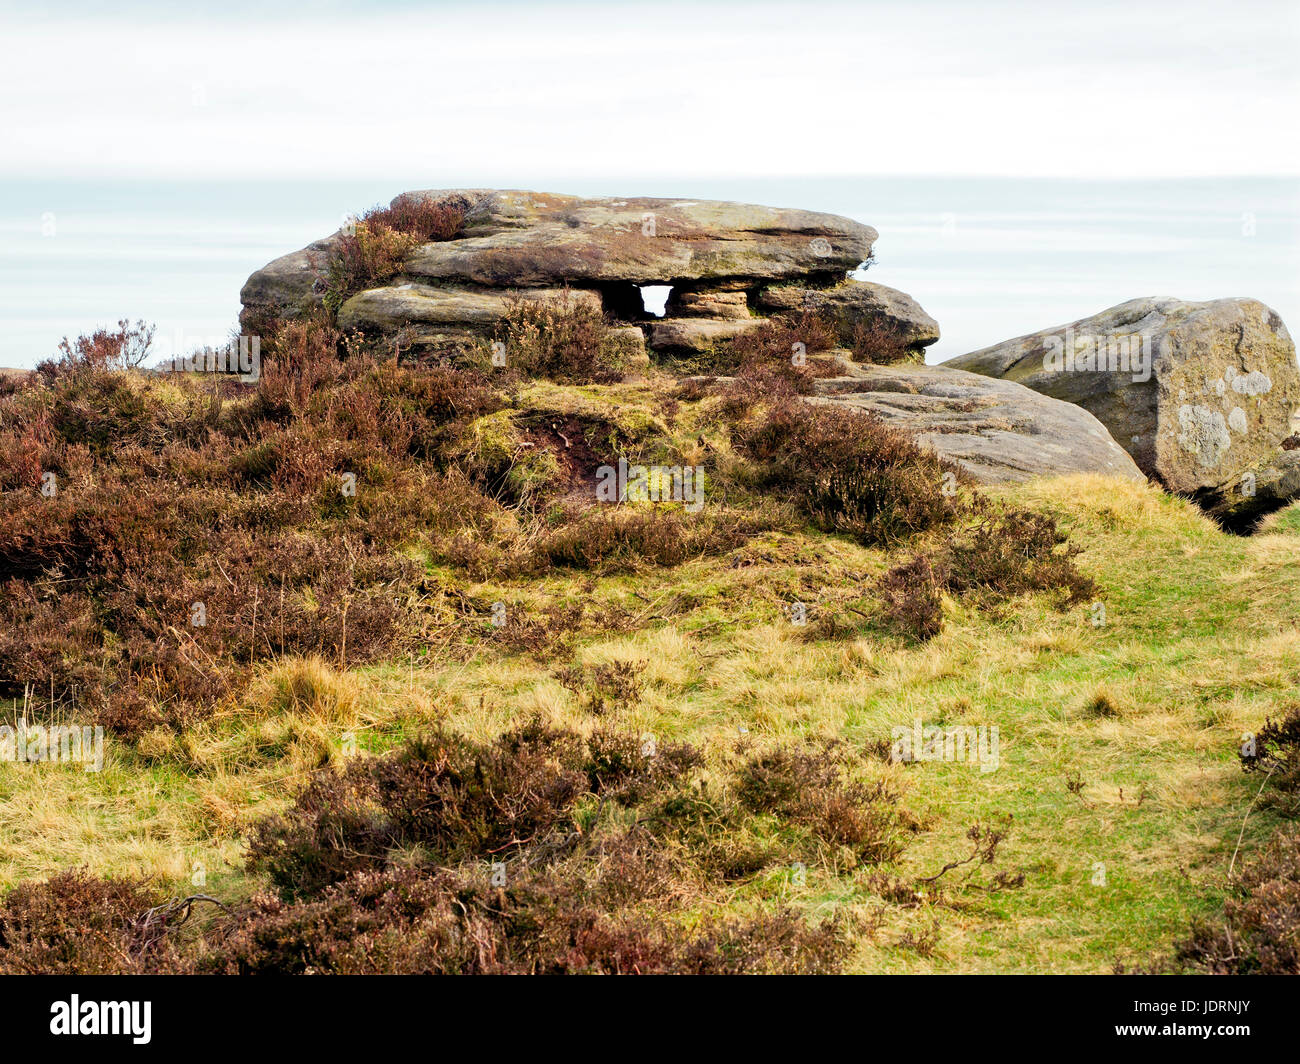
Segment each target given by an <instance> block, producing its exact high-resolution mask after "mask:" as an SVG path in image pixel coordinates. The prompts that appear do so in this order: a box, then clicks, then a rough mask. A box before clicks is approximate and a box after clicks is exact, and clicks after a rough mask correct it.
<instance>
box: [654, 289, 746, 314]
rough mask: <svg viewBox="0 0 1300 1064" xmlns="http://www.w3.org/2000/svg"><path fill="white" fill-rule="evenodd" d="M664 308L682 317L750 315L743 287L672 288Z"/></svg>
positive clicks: (669, 312)
mask: <svg viewBox="0 0 1300 1064" xmlns="http://www.w3.org/2000/svg"><path fill="white" fill-rule="evenodd" d="M665 309H666V312H667V313H668V314H670V315H673V316H680V317H683V318H732V319H735V320H742V319H745V318H749V317H751V316H752V315H751V314H750V311H749V299H748V297H747V295H746V294H745V291H744V289H741V290H739V291H734V292H733V291H725V290H722V289H716V288H709V289H704V290H702V291H694V292H692V291H689V290H687V291H683V290H681V289H677V288H674V289H673V292H672V295H670V296H669V297H668V305H667V307H666V308H665Z"/></svg>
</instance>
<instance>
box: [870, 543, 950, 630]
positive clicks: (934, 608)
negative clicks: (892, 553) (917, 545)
mask: <svg viewBox="0 0 1300 1064" xmlns="http://www.w3.org/2000/svg"><path fill="white" fill-rule="evenodd" d="M942 586H943V581H942V574H936V573H935V571H934V566H933V564H932V563H931V561H930V559H929V558H928V557H926V556H925V555H924V554H918V555H916V556H914V557H913V558H912V559H911V560H910V561H906V562H903V563H902V564H900V565H896V566H894V567H893V568H892V569H890V570H889V571H888V572H886V573H884V574H883V575H882V576H881V577H880V579H879V580H878V581H877V582H876V591H877V593H878V594H879V595H880V599H881V603H882V610H881V613H882V617H883V620H884V623H885V625H886V627H888V628H890V629H892V630H893V631H895V632H900V633H902V634H905V635H910V636H911V637H912V638H914V639H918V640H921V641H922V642H924V641H925V640H928V639H933V638H934V637H935V636H936V635H938V634H939V633H940V632H941V631H942V630H943V598H942V596H941V595H940V588H941V587H942Z"/></svg>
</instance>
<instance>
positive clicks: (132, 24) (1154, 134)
mask: <svg viewBox="0 0 1300 1064" xmlns="http://www.w3.org/2000/svg"><path fill="white" fill-rule="evenodd" d="M192 6H197V5H192ZM49 12H57V14H52V13H49ZM0 39H3V41H4V63H3V64H0V130H3V135H2V136H0V178H6V177H23V178H56V177H79V178H87V177H90V178H95V177H138V178H153V179H160V178H191V177H192V178H208V179H211V178H217V179H240V178H245V179H247V178H253V179H267V178H281V177H282V178H294V179H301V178H304V177H312V176H316V177H320V178H328V179H340V178H349V179H350V178H364V179H369V178H383V179H388V178H392V179H395V180H396V179H399V178H401V179H411V180H413V181H414V182H415V183H416V184H418V185H422V186H424V187H432V186H436V185H439V184H443V183H447V184H453V185H460V186H464V185H468V184H478V183H482V184H488V185H491V186H494V187H505V186H521V187H544V186H545V185H546V182H547V180H548V179H554V178H563V177H566V176H575V175H599V176H615V177H622V176H626V177H630V178H636V179H638V183H639V184H645V182H646V180H647V179H653V178H655V177H658V176H667V175H672V176H686V177H689V176H737V177H739V176H756V175H770V176H778V175H780V176H787V175H788V176H795V175H799V176H806V175H834V174H864V175H866V174H935V175H965V174H971V175H975V174H986V175H1017V176H1025V177H1030V176H1071V177H1105V178H1112V177H1113V178H1139V177H1157V176H1164V177H1187V176H1210V175H1297V174H1300V138H1298V137H1297V136H1296V132H1295V130H1296V124H1297V117H1298V116H1300V91H1298V87H1300V75H1298V73H1297V70H1298V67H1300V64H1298V63H1297V57H1298V56H1300V3H1297V2H1296V0H1255V2H1241V0H1234V2H1232V3H1223V2H1216V3H1200V2H1174V3H1149V2H1140V0H1128V2H1122V3H1106V2H1102V3H1095V2H1088V3H1077V4H1061V3H1052V2H1050V0H1038V2H1031V3H1006V2H1002V3H987V4H979V3H971V2H966V0H956V2H951V0H928V2H916V0H911V2H908V0H896V2H894V3H878V2H857V3H843V4H841V3H824V2H823V3H816V2H813V3H708V2H694V3H684V4H677V3H672V2H668V3H662V2H661V3H654V4H643V5H635V6H632V5H618V4H614V3H609V2H606V3H568V4H553V3H533V4H510V3H490V2H481V0H480V2H465V3H458V4H441V3H425V4H417V3H394V2H376V3H367V4H356V5H353V4H349V3H328V2H325V3H320V2H318V3H309V4H302V5H291V4H275V3H273V2H269V0H268V2H263V3H250V2H247V0H234V2H230V3H224V4H219V5H218V4H213V5H209V13H208V14H205V15H200V16H193V15H187V14H177V13H176V12H175V10H174V6H173V4H172V3H166V4H162V3H160V4H150V3H136V4H132V3H130V2H128V3H126V4H112V5H104V4H93V3H84V2H83V3H79V2H77V0H71V2H65V3H62V4H59V5H57V7H55V6H53V5H32V4H30V3H23V4H13V3H10V2H9V0H4V2H3V4H0ZM417 178H418V180H416V179H417Z"/></svg>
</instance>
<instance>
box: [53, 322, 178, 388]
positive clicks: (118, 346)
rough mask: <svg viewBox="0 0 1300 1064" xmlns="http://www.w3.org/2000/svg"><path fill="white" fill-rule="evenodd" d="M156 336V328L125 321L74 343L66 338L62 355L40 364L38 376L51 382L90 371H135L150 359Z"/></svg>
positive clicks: (61, 348) (63, 342) (79, 337)
mask: <svg viewBox="0 0 1300 1064" xmlns="http://www.w3.org/2000/svg"><path fill="white" fill-rule="evenodd" d="M153 334H154V326H152V325H149V324H147V323H146V322H143V321H137V322H135V323H134V324H132V323H131V322H130V321H129V320H127V319H126V318H123V319H122V320H121V321H119V322H118V323H117V328H116V329H96V330H95V331H94V332H93V333H91V334H90V335H89V336H86V335H82V336H78V337H77V339H75V340H72V341H69V340H68V338H67V337H66V336H65V337H64V338H63V339H62V340H60V341H59V353H58V355H56V356H55V357H54V358H50V359H46V360H44V361H43V362H40V363H38V364H37V366H36V372H37V375H38V376H40V377H41V378H42V379H44V380H45V381H47V382H49V381H53V380H55V379H56V378H58V377H61V376H64V375H67V374H75V373H82V372H85V371H88V370H92V371H93V370H123V369H135V368H136V367H138V366H140V365H142V364H143V363H144V360H145V359H146V358H148V357H149V349H150V347H151V346H152V345H153Z"/></svg>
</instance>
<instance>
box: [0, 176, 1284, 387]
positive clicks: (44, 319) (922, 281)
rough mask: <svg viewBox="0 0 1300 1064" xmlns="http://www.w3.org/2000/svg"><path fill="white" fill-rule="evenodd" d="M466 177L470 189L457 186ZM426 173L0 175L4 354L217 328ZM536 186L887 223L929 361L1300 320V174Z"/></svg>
mask: <svg viewBox="0 0 1300 1064" xmlns="http://www.w3.org/2000/svg"><path fill="white" fill-rule="evenodd" d="M461 184H462V185H464V186H468V185H471V184H473V182H468V181H467V182H462V183H461ZM416 187H430V185H429V183H428V182H417V181H410V182H401V183H396V182H391V181H389V182H380V181H352V182H328V183H323V182H315V183H304V182H294V181H268V182H206V183H200V182H195V181H170V182H134V181H96V182H57V181H56V182H50V181H27V182H17V181H12V180H9V181H3V180H0V205H2V206H0V279H3V281H4V284H3V286H0V321H2V322H3V323H4V324H3V328H2V329H0V365H5V366H32V365H34V364H35V363H36V362H37V361H38V360H39V359H41V358H44V357H46V356H48V355H51V354H53V353H54V349H55V347H56V345H57V343H58V340H59V339H60V337H62V336H64V335H65V334H66V335H76V334H77V333H79V332H86V331H89V330H91V329H93V328H95V327H96V326H99V325H105V324H109V323H111V322H115V321H116V320H117V319H118V318H121V317H130V318H132V319H135V318H144V319H145V320H148V321H153V322H155V323H157V325H158V335H157V338H156V343H155V355H156V356H157V357H159V358H164V357H168V356H170V355H172V354H176V353H181V354H183V353H186V352H187V351H188V350H189V349H192V348H193V347H196V346H201V345H202V344H204V343H211V342H219V341H221V340H223V339H224V338H226V336H227V334H228V332H229V330H230V329H231V328H232V327H233V326H234V325H235V319H236V315H237V314H238V311H239V289H240V287H241V286H242V284H243V282H244V280H245V279H246V278H247V276H248V275H249V274H250V273H252V272H253V271H254V270H256V269H258V268H259V267H261V266H263V265H264V264H265V263H266V262H268V261H270V260H271V259H273V258H275V257H277V256H279V255H282V254H285V253H287V252H290V251H294V250H297V249H298V248H300V247H302V246H304V245H305V244H307V243H309V242H310V241H311V240H314V239H316V238H318V237H321V236H324V235H326V234H328V233H330V232H332V231H333V230H334V229H335V228H337V227H338V225H339V224H340V222H341V220H342V219H343V217H344V216H345V215H346V214H348V213H349V212H355V211H359V210H363V209H365V208H366V207H368V206H371V205H372V204H374V203H376V202H382V201H387V200H388V199H390V198H391V197H392V196H393V195H395V194H396V193H397V192H400V191H403V190H405V189H407V188H416ZM534 187H540V190H542V191H558V192H571V193H575V194H579V195H624V196H631V195H663V196H688V197H697V198H713V199H736V200H742V201H750V202H756V203H767V204H770V205H773V206H793V207H803V208H807V209H811V210H823V211H829V212H832V213H836V214H844V215H847V216H849V217H852V218H855V219H857V220H860V221H863V222H865V223H867V224H869V225H872V226H874V227H875V228H876V229H877V230H879V232H880V239H879V241H878V242H877V244H876V249H875V262H874V264H873V265H872V266H871V268H870V270H869V271H868V272H867V273H866V274H865V277H866V279H868V280H871V281H875V282H878V283H880V284H886V285H889V286H891V287H894V288H899V289H902V290H903V291H905V292H908V293H909V294H910V295H912V296H913V297H914V298H915V299H916V300H917V301H918V302H919V303H920V304H921V306H922V307H924V308H925V309H926V310H927V311H928V312H929V313H930V314H931V315H933V316H934V317H935V318H936V319H937V320H938V322H939V325H940V329H941V331H942V338H941V339H940V341H939V343H938V344H936V345H935V346H934V347H933V348H931V349H930V357H929V361H931V362H936V361H942V360H944V359H947V358H951V357H953V356H955V355H958V354H963V353H965V352H967V351H971V350H975V349H977V348H979V347H983V346H986V345H988V344H992V343H996V342H998V341H1000V340H1005V339H1008V338H1010V337H1013V336H1019V335H1023V334H1025V333H1028V332H1033V331H1035V330H1038V329H1042V328H1048V327H1051V326H1054V325H1058V324H1063V323H1065V322H1069V321H1073V320H1075V319H1077V318H1080V317H1084V316H1086V315H1089V314H1093V313H1096V312H1097V311H1100V310H1103V309H1105V308H1107V307H1110V306H1113V305H1115V304H1116V303H1120V302H1123V301H1124V300H1127V299H1132V298H1136V297H1139V296H1152V295H1170V296H1175V297H1178V298H1181V299H1190V300H1204V299H1211V298H1218V297H1224V296H1252V297H1254V298H1256V299H1260V300H1262V301H1263V302H1265V303H1267V304H1269V305H1270V306H1272V307H1273V309H1275V310H1276V311H1277V312H1278V313H1279V314H1280V315H1281V316H1282V319H1283V321H1285V322H1287V323H1288V324H1289V326H1290V327H1291V328H1292V329H1295V328H1296V323H1297V322H1298V321H1300V180H1292V179H1273V178H1256V179H1198V180H1184V181H1130V182H1085V181H1070V180H1058V179H990V178H960V179H947V178H934V177H929V178H920V177H913V178H882V177H858V178H823V179H812V178H806V179H755V178H733V179H729V180H715V181H709V180H704V179H699V178H679V179H676V180H668V179H659V180H645V181H641V182H632V181H623V180H621V179H617V178H607V179H594V178H585V179H577V178H574V179H568V180H563V179H562V180H558V181H556V182H546V183H545V184H543V183H541V182H537V183H535V184H534Z"/></svg>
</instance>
